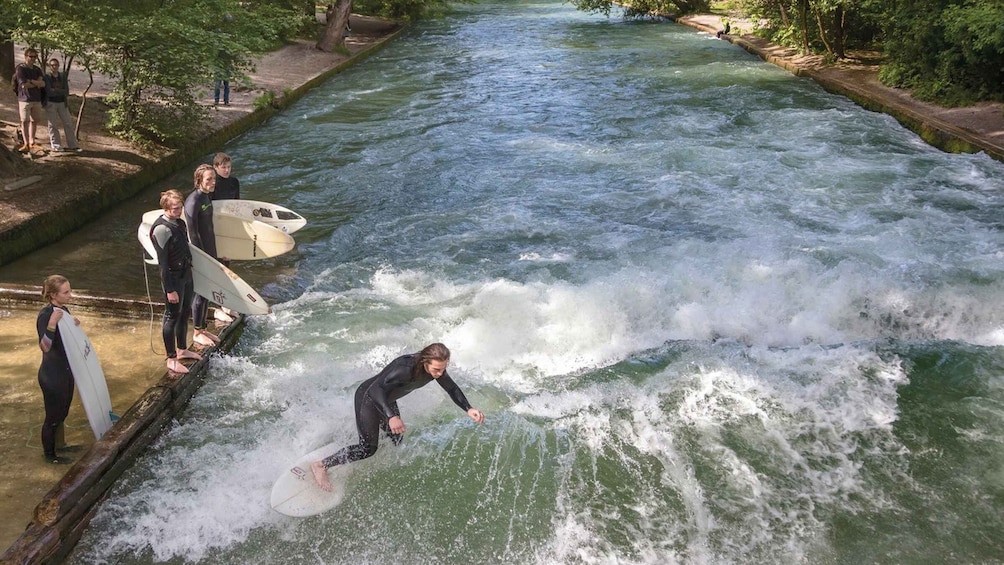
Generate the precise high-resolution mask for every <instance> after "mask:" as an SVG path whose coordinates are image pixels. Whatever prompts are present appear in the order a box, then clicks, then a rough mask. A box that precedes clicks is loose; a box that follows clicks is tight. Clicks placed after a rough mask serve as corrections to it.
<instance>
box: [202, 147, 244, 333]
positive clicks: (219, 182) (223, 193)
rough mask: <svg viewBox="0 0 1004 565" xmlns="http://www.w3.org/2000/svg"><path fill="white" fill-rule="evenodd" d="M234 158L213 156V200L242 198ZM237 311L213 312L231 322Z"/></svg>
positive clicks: (225, 155) (219, 320) (218, 309)
mask: <svg viewBox="0 0 1004 565" xmlns="http://www.w3.org/2000/svg"><path fill="white" fill-rule="evenodd" d="M232 168H233V159H231V158H230V155H227V154H226V153H223V152H220V153H217V154H216V155H215V156H213V170H214V171H216V188H215V189H214V190H213V192H211V193H210V194H209V196H210V198H212V199H213V200H240V199H241V181H240V180H238V179H237V177H234V176H231V175H230V172H231V170H232ZM223 265H224V266H225V267H229V266H230V262H229V261H227V262H225V263H223ZM235 316H236V312H234V311H233V310H229V309H227V308H224V307H223V306H220V307H219V308H217V309H216V311H215V312H213V317H214V318H216V321H217V322H222V323H224V324H229V323H230V322H233V321H234V317H235Z"/></svg>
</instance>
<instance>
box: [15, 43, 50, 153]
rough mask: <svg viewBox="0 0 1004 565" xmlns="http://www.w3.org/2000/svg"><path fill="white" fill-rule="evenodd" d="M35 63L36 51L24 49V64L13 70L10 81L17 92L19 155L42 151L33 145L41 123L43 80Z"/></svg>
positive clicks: (43, 98)
mask: <svg viewBox="0 0 1004 565" xmlns="http://www.w3.org/2000/svg"><path fill="white" fill-rule="evenodd" d="M36 61H38V51H36V50H35V49H33V48H31V47H29V48H27V49H25V50H24V63H21V64H20V65H18V66H17V68H16V69H15V70H14V78H13V80H12V82H13V83H14V86H15V90H16V91H17V109H18V114H20V116H21V134H22V136H23V138H24V144H22V145H21V146H20V147H18V149H17V150H18V151H20V152H21V153H25V152H27V151H41V150H42V148H41V147H40V146H39V145H37V144H36V143H35V129H36V127H37V125H38V123H39V122H41V121H42V114H43V110H44V104H45V80H43V78H42V69H40V68H38V66H37V65H36V64H35V62H36Z"/></svg>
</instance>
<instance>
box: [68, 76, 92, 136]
mask: <svg viewBox="0 0 1004 565" xmlns="http://www.w3.org/2000/svg"><path fill="white" fill-rule="evenodd" d="M87 76H88V77H90V79H91V80H90V82H88V83H87V88H85V89H84V92H83V93H81V94H80V109H79V110H77V124H76V125H75V126H74V127H73V135H74V136H75V137H76V138H77V140H78V141H79V140H80V122H81V120H83V118H84V106H86V105H87V93H88V92H90V91H91V87H92V86H94V71H92V70H91V68H90V67H87Z"/></svg>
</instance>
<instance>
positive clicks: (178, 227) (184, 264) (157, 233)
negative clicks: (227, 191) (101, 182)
mask: <svg viewBox="0 0 1004 565" xmlns="http://www.w3.org/2000/svg"><path fill="white" fill-rule="evenodd" d="M150 240H151V241H152V242H153V247H154V249H156V250H157V263H158V264H159V265H160V279H161V281H162V283H163V285H164V326H163V328H162V329H161V333H162V335H163V337H164V349H165V350H166V351H167V358H168V359H173V358H175V357H177V356H178V349H187V348H188V314H189V310H190V309H191V307H192V299H193V297H194V296H195V286H194V284H195V283H194V282H193V280H192V250H191V249H189V248H188V228H187V227H185V222H184V221H183V220H182V219H181V218H178V219H176V220H172V219H169V218H167V217H166V216H164V215H161V216H160V217H159V218H157V221H155V222H154V223H153V226H152V227H151V228H150ZM172 292H177V293H178V301H177V302H175V303H171V301H170V300H168V299H167V295H168V294H170V293H172Z"/></svg>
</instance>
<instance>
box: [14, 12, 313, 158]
mask: <svg viewBox="0 0 1004 565" xmlns="http://www.w3.org/2000/svg"><path fill="white" fill-rule="evenodd" d="M0 6H2V8H3V10H2V14H3V15H2V16H0V26H2V27H3V28H4V29H7V30H10V31H9V35H10V36H11V37H12V38H13V39H14V40H16V41H20V42H23V43H26V44H29V45H32V46H35V47H38V48H39V49H40V50H41V51H42V52H43V53H48V52H51V51H59V52H62V53H63V54H65V55H66V56H67V57H77V58H79V59H78V61H80V62H82V64H85V65H86V66H87V68H88V69H89V70H96V71H100V72H102V73H104V74H107V75H109V76H111V77H113V78H114V79H115V80H116V83H115V87H114V89H113V91H112V92H111V94H110V95H109V97H108V100H107V102H108V103H109V104H110V105H111V106H112V109H111V111H110V123H109V127H110V129H112V131H115V132H118V133H119V134H121V135H123V136H124V137H126V138H129V139H134V140H152V141H156V142H160V143H166V144H177V143H180V142H182V141H184V140H185V139H186V138H187V137H189V136H190V135H191V134H192V133H193V131H192V130H193V128H192V125H193V124H194V123H195V120H198V119H200V118H202V117H204V116H205V115H206V109H205V108H204V107H202V106H200V105H199V104H198V103H197V101H198V97H199V94H200V92H201V89H202V88H204V87H205V86H206V85H208V84H211V83H212V81H213V79H214V78H215V77H217V76H224V75H225V76H228V77H229V78H230V79H231V80H235V81H240V80H243V79H246V76H247V72H248V71H249V70H250V69H251V65H252V62H253V58H254V56H255V55H257V54H260V53H263V52H265V51H268V50H269V49H271V48H273V47H274V46H275V45H276V44H277V42H280V41H282V40H283V39H286V38H288V37H289V35H290V34H291V33H293V32H294V31H295V30H296V29H297V28H298V27H299V26H300V25H302V22H303V20H304V18H305V17H306V16H305V14H304V13H303V6H301V5H299V4H298V3H297V2H295V1H293V0H287V1H285V2H282V1H278V2H268V1H264V0H262V1H258V2H241V1H238V0H88V1H86V2H81V1H69V0H65V1H62V0H47V1H43V2H16V1H12V0H0ZM9 8H13V9H9Z"/></svg>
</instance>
